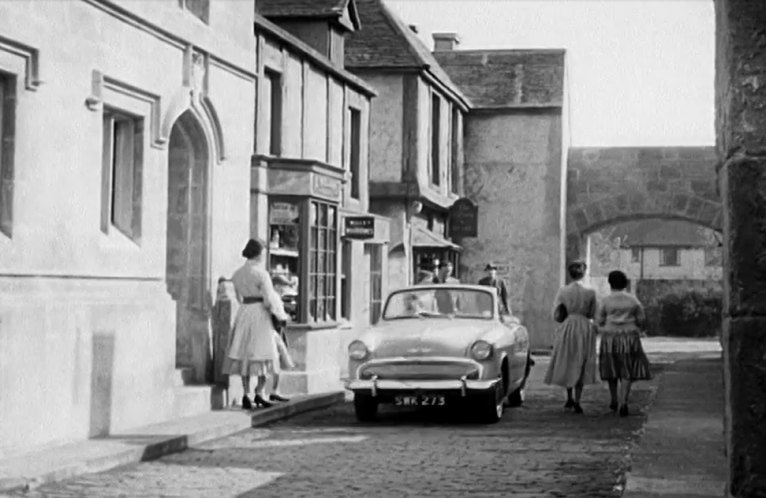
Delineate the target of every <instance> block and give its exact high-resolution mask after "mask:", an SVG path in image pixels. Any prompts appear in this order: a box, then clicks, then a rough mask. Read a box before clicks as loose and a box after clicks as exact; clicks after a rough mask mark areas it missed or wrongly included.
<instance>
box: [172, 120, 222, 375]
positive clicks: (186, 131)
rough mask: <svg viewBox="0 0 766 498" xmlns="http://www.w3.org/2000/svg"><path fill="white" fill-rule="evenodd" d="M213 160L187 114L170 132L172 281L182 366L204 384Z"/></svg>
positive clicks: (207, 349) (207, 352)
mask: <svg viewBox="0 0 766 498" xmlns="http://www.w3.org/2000/svg"><path fill="white" fill-rule="evenodd" d="M209 162H210V151H209V148H208V144H207V139H206V137H205V133H204V131H203V129H202V127H201V126H200V124H199V122H198V121H197V120H196V118H195V117H194V115H193V114H192V113H191V111H186V112H185V113H184V114H182V115H181V116H180V117H179V118H178V120H177V121H176V123H175V124H174V125H173V129H172V130H171V133H170V146H169V157H168V212H167V263H166V275H167V277H166V278H167V287H168V292H169V293H170V295H171V296H172V298H173V299H174V300H175V301H176V366H177V367H192V368H193V371H194V374H193V378H194V380H195V381H198V382H203V381H205V380H206V379H207V377H208V375H207V374H208V369H209V368H210V365H211V361H210V360H211V354H210V322H209V318H208V315H209V310H210V307H211V305H212V303H211V302H210V299H211V297H210V296H211V294H210V288H209V284H208V282H209V280H210V279H209V278H208V277H209V264H208V254H209V243H208V232H209V227H208V203H209V202H208V201H209V199H208V165H209Z"/></svg>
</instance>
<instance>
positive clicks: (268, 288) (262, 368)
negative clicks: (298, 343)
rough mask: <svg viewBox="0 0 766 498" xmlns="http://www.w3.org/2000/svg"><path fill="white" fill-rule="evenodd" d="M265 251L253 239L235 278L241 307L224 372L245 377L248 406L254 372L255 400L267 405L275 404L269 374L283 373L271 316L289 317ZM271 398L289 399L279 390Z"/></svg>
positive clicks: (248, 406)
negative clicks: (266, 264)
mask: <svg viewBox="0 0 766 498" xmlns="http://www.w3.org/2000/svg"><path fill="white" fill-rule="evenodd" d="M262 254H263V245H262V244H261V243H260V242H258V241H257V240H254V239H250V240H249V241H248V242H247V245H246V246H245V248H244V250H243V251H242V256H243V257H245V258H247V261H246V262H245V264H244V265H242V267H241V268H239V269H238V270H237V271H236V272H234V275H233V276H232V278H231V280H232V283H233V284H234V290H235V291H236V294H237V300H238V301H239V302H240V307H239V309H238V310H237V316H236V318H235V319H234V329H233V332H232V335H231V342H230V345H229V351H228V355H227V362H226V365H225V367H224V371H225V372H226V373H228V374H229V375H239V376H241V377H242V389H243V392H244V396H243V397H242V408H244V409H251V408H252V403H251V401H250V398H249V397H248V394H249V393H250V377H251V376H253V375H254V376H257V377H258V383H257V385H256V387H255V396H254V398H253V402H255V404H256V405H257V406H263V407H269V406H271V405H272V404H271V403H270V402H269V401H267V400H266V399H265V397H264V387H265V385H266V377H267V376H268V375H279V371H280V363H279V360H280V354H279V353H280V351H279V344H278V340H277V339H278V338H279V335H278V334H277V333H276V331H275V330H274V326H273V324H272V318H271V315H274V317H275V318H276V319H277V320H282V321H287V320H288V319H289V318H288V315H287V313H285V310H284V306H283V304H282V299H281V298H280V296H279V294H277V292H276V291H275V290H274V286H273V285H272V282H271V277H270V276H269V273H268V271H266V269H265V267H264V263H263V256H262ZM270 399H271V400H273V401H284V400H286V399H285V398H282V397H281V396H279V395H277V394H276V393H272V395H271V396H270Z"/></svg>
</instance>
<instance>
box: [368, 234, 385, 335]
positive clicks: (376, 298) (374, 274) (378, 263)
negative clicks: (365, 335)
mask: <svg viewBox="0 0 766 498" xmlns="http://www.w3.org/2000/svg"><path fill="white" fill-rule="evenodd" d="M364 250H365V252H366V253H368V255H369V256H368V257H369V258H370V323H371V324H373V325H375V324H376V323H377V322H378V320H379V319H380V310H381V305H382V302H383V246H382V245H380V244H369V245H366V246H365V248H364Z"/></svg>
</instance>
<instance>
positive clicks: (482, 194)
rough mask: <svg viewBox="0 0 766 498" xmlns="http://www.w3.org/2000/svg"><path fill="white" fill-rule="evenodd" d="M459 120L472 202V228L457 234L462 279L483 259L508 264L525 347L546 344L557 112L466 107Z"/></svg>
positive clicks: (556, 209)
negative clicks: (468, 234) (472, 234)
mask: <svg viewBox="0 0 766 498" xmlns="http://www.w3.org/2000/svg"><path fill="white" fill-rule="evenodd" d="M465 126H466V127H465V182H464V188H465V193H466V197H468V198H469V199H471V200H472V201H474V202H475V203H477V204H478V208H479V227H478V230H479V233H478V237H477V238H465V239H462V240H461V241H459V243H460V244H461V245H462V246H463V247H464V249H465V251H464V253H463V256H462V260H461V261H462V263H461V271H460V275H461V280H463V281H464V282H477V281H478V279H479V278H480V277H481V276H483V274H484V272H483V270H484V266H485V265H486V263H487V261H493V262H495V263H497V264H499V265H503V267H504V268H507V273H505V274H504V275H503V277H504V278H505V279H506V281H507V283H508V290H509V292H510V304H511V308H512V310H513V312H514V314H516V315H518V316H519V317H520V318H521V320H522V322H523V323H524V324H525V325H526V326H527V327H528V329H529V331H530V335H531V340H532V347H535V348H540V347H550V346H551V345H552V337H553V322H552V320H551V316H550V307H551V303H552V302H553V298H554V297H555V294H556V291H557V289H558V286H559V268H560V260H561V256H562V255H561V228H560V219H559V214H560V209H561V203H562V201H561V182H562V178H561V171H562V160H563V158H562V152H563V149H562V143H561V137H562V122H561V115H560V112H559V110H548V111H524V110H518V111H510V112H507V113H476V114H469V115H468V117H467V119H466V125H465Z"/></svg>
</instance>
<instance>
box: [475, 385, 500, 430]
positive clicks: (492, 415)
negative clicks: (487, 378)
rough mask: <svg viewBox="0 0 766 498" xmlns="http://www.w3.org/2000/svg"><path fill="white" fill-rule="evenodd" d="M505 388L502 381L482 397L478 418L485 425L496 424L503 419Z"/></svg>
mask: <svg viewBox="0 0 766 498" xmlns="http://www.w3.org/2000/svg"><path fill="white" fill-rule="evenodd" d="M504 394H505V386H504V385H503V381H502V379H501V380H500V381H499V382H498V383H497V384H496V385H495V388H494V389H492V390H490V391H488V392H487V393H485V394H483V395H482V398H483V399H482V400H481V413H480V414H479V418H480V419H481V421H482V422H484V423H485V424H496V423H498V422H499V421H500V419H501V418H503V411H504V410H505V401H504V399H503V395H504Z"/></svg>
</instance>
